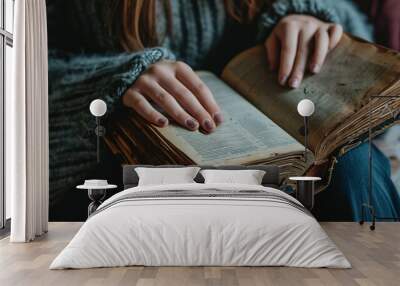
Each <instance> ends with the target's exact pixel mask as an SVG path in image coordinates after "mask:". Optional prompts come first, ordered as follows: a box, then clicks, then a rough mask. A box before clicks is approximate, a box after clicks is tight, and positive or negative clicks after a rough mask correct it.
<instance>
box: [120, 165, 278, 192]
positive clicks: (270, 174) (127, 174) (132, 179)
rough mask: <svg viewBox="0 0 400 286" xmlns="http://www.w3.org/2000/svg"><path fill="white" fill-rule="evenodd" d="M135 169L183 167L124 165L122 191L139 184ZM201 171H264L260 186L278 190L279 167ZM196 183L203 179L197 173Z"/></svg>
mask: <svg viewBox="0 0 400 286" xmlns="http://www.w3.org/2000/svg"><path fill="white" fill-rule="evenodd" d="M136 167H148V168H160V167H161V168H177V167H184V166H182V165H160V166H153V165H124V166H123V175H122V179H123V184H124V190H125V189H128V188H132V187H136V186H137V185H138V182H139V177H138V175H137V173H136V172H135V168H136ZM199 167H200V168H202V169H218V170H248V169H252V170H263V171H265V175H264V178H263V180H262V185H263V186H266V187H272V188H277V189H278V188H279V187H280V183H279V182H280V181H279V167H278V166H275V165H250V166H241V165H229V166H201V165H200V166H199ZM194 180H195V181H196V182H197V183H203V182H204V178H203V176H202V175H201V174H200V173H199V174H198V175H197V176H196V178H195V179H194Z"/></svg>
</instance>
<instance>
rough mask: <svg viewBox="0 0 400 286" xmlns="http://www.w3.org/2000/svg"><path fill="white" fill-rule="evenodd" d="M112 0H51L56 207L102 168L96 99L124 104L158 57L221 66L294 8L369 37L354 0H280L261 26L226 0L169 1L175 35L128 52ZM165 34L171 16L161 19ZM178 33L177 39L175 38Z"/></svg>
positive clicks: (51, 117)
mask: <svg viewBox="0 0 400 286" xmlns="http://www.w3.org/2000/svg"><path fill="white" fill-rule="evenodd" d="M107 3H109V2H108V0H85V1H82V0H69V1H65V0H47V8H48V32H49V49H50V52H49V111H50V112H49V121H50V136H49V137H50V205H51V206H52V205H54V204H55V203H56V201H57V200H58V199H60V198H61V197H62V196H61V195H62V194H65V193H66V192H67V190H70V189H71V188H73V186H74V185H76V184H77V183H79V182H82V180H83V179H84V178H85V177H86V176H87V174H88V172H90V171H91V170H93V168H95V166H96V146H95V144H94V136H93V134H91V133H90V132H92V130H93V122H94V119H93V117H92V116H91V115H90V112H89V104H90V102H91V101H92V100H93V99H96V98H101V99H103V100H105V101H106V103H107V105H108V114H110V113H112V112H113V111H114V110H115V107H116V106H117V105H118V104H120V98H121V96H122V95H123V93H124V91H125V90H126V89H127V88H128V87H129V86H130V85H132V84H133V83H134V82H135V80H136V79H137V78H138V77H139V76H140V75H141V74H142V73H143V72H144V71H145V70H146V69H147V68H148V67H149V66H150V65H151V64H153V63H156V62H157V61H160V60H162V59H171V60H174V59H179V60H182V61H184V62H186V63H188V64H189V65H190V66H192V67H193V68H194V69H199V68H201V69H209V70H212V71H215V72H219V71H220V70H221V68H222V67H223V65H224V64H225V63H226V62H227V61H228V60H229V58H231V57H232V56H233V55H234V54H236V53H238V52H239V51H241V50H243V49H244V48H246V47H249V46H251V45H254V44H256V43H257V42H260V41H263V40H265V38H266V37H267V36H268V34H269V33H270V32H271V30H272V29H273V28H274V26H275V25H276V23H277V22H278V21H279V20H280V19H281V18H282V17H284V16H286V15H288V14H308V15H312V16H315V17H317V18H320V19H321V20H323V21H326V22H336V23H340V24H342V25H343V27H344V30H345V31H347V32H349V33H353V34H355V35H357V36H359V37H363V38H365V39H367V40H371V38H372V31H371V29H370V28H369V26H368V24H367V22H366V18H365V17H364V16H363V15H362V14H361V13H360V12H359V11H358V10H357V8H356V7H355V6H354V5H353V4H352V3H351V1H350V0H335V1H332V0H276V1H275V2H274V4H273V5H272V6H271V7H270V8H269V9H268V10H266V11H263V13H262V14H261V15H260V16H259V18H258V20H257V25H240V24H238V23H236V22H235V21H233V20H232V19H231V18H230V17H229V16H228V15H226V12H225V10H224V6H223V4H222V3H223V1H221V0H196V1H187V0H171V7H172V35H171V36H169V37H168V36H167V37H165V38H164V41H163V42H162V44H161V46H160V47H154V48H149V49H145V50H143V51H139V52H135V53H127V52H123V50H122V48H121V46H120V44H119V40H118V39H117V38H116V37H115V36H114V35H113V34H112V33H111V32H110V30H109V29H108V28H107V25H106V23H107V21H106V20H105V18H106V17H107V13H108V8H109V7H108V6H107ZM157 20H158V23H157V25H158V26H157V28H158V30H159V31H160V33H162V32H163V30H164V27H165V22H166V19H165V17H164V16H163V14H162V13H160V15H158V17H157ZM171 38H173V41H171Z"/></svg>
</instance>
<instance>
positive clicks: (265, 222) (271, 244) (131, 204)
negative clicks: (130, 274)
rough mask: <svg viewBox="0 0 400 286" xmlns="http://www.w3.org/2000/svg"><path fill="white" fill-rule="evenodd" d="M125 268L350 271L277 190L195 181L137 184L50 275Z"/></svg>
mask: <svg viewBox="0 0 400 286" xmlns="http://www.w3.org/2000/svg"><path fill="white" fill-rule="evenodd" d="M175 190H176V192H175V193H176V194H175V195H173V196H163V195H162V194H165V192H172V193H174V191H175ZM179 192H181V193H179ZM216 192H220V193H221V194H222V193H224V192H225V193H227V194H233V195H226V196H218V194H220V193H218V194H217V195H215V193H216ZM253 192H254V193H257V194H260V195H259V197H257V196H258V195H252V194H253ZM191 193H199V194H203V195H202V196H191V195H190V194H191ZM234 193H237V194H240V196H239V195H235V194H234ZM138 194H140V195H139V196H138ZM147 194H151V196H149V197H146V195H147ZM154 194H161V195H160V197H157V195H154ZM180 194H182V195H180ZM207 194H208V195H207ZM128 265H145V266H195V265H197V266H200V265H201V266H211V265H213V266H293V267H332V268H350V267H351V266H350V263H349V262H348V261H347V259H346V258H345V257H344V255H343V254H342V252H341V251H340V250H338V249H337V247H336V246H335V244H334V243H333V242H332V241H331V240H330V238H329V237H328V236H327V234H326V233H325V232H324V230H323V229H322V228H321V226H320V225H319V224H318V222H317V221H316V220H315V219H314V218H313V217H312V215H310V214H309V213H308V212H307V211H306V210H305V209H303V208H302V207H301V204H300V203H299V202H297V201H296V200H295V199H294V198H293V197H291V196H289V195H287V194H285V193H284V192H282V191H280V190H277V189H274V188H269V187H264V186H255V185H239V184H198V183H191V184H172V185H157V186H138V187H134V188H130V189H127V190H125V191H123V192H121V193H118V194H116V195H114V196H113V197H111V198H110V199H108V200H107V201H105V202H104V203H103V204H102V205H101V206H100V207H99V209H98V211H97V213H96V214H95V215H93V216H92V217H90V218H89V219H88V220H87V221H86V223H85V224H84V225H83V226H82V227H81V229H80V230H79V232H78V233H77V234H76V236H75V237H74V238H73V239H72V241H71V242H70V243H69V244H68V246H67V247H66V248H65V249H64V250H63V251H62V252H61V253H60V254H59V255H58V257H57V258H56V259H55V260H54V261H53V263H52V264H51V266H50V269H63V268H91V267H114V266H128Z"/></svg>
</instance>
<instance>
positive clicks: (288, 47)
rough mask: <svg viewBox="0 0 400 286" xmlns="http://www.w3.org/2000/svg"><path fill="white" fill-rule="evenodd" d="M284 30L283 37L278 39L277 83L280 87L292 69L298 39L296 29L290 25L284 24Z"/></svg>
mask: <svg viewBox="0 0 400 286" xmlns="http://www.w3.org/2000/svg"><path fill="white" fill-rule="evenodd" d="M284 30H285V32H284V33H283V37H282V38H281V39H280V40H281V55H280V66H279V75H278V81H279V83H280V84H281V85H285V84H286V82H287V79H288V77H289V75H290V73H291V71H292V69H293V65H294V61H295V57H296V51H297V42H298V37H299V31H298V29H297V28H296V26H294V25H292V24H291V23H286V25H285V27H284Z"/></svg>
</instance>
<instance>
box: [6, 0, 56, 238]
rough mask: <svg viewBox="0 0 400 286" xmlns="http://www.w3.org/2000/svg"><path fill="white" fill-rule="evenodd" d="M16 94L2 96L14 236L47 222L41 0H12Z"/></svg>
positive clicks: (40, 229) (32, 232) (38, 230)
mask: <svg viewBox="0 0 400 286" xmlns="http://www.w3.org/2000/svg"><path fill="white" fill-rule="evenodd" d="M14 21H15V22H14V23H15V25H14V27H15V38H14V60H15V61H14V62H15V67H14V72H13V84H14V94H12V96H10V97H9V98H6V166H7V170H6V187H7V188H10V190H11V194H12V195H11V202H12V203H11V237H10V241H12V242H27V241H31V240H33V239H34V238H35V237H36V236H40V235H41V234H43V233H44V232H46V231H47V225H48V189H49V183H48V154H49V153H48V85H47V84H48V82H47V23H46V3H45V0H18V1H15V20H14Z"/></svg>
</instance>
